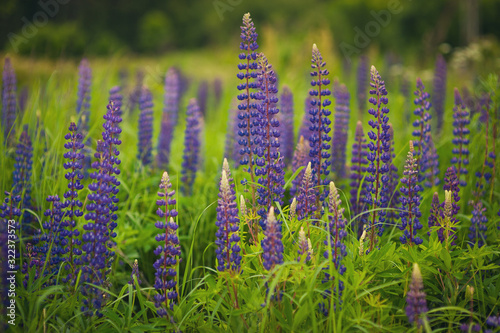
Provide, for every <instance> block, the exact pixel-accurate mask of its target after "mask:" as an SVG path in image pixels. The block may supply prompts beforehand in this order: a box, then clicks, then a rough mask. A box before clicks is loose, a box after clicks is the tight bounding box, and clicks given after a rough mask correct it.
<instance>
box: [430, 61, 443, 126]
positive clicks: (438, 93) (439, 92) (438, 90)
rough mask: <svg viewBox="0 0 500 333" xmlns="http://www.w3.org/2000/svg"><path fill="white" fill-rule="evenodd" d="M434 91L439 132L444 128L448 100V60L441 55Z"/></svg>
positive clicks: (435, 74)
mask: <svg viewBox="0 0 500 333" xmlns="http://www.w3.org/2000/svg"><path fill="white" fill-rule="evenodd" d="M433 88H434V90H433V92H432V94H433V95H432V105H434V111H435V113H436V119H437V130H438V131H441V129H442V128H443V119H444V105H445V100H446V60H444V58H443V56H442V55H441V54H439V55H438V57H437V59H436V68H435V70H434V87H433Z"/></svg>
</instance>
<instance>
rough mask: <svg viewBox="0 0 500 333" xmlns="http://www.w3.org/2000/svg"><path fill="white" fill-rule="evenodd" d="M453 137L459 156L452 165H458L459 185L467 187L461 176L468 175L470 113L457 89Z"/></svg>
mask: <svg viewBox="0 0 500 333" xmlns="http://www.w3.org/2000/svg"><path fill="white" fill-rule="evenodd" d="M453 111H454V114H453V119H454V121H453V135H454V136H455V137H454V138H453V140H452V143H453V144H454V145H456V148H453V151H452V152H453V154H454V155H457V156H454V157H453V158H452V159H451V163H452V164H456V172H457V179H458V181H459V185H460V186H462V187H465V186H466V185H467V183H466V182H465V180H461V179H460V176H461V175H466V174H467V173H468V170H467V168H466V166H467V165H468V164H469V159H468V156H469V149H467V146H468V145H469V139H468V138H467V136H468V135H469V133H470V131H469V129H468V128H467V127H466V126H467V125H469V122H470V120H469V112H467V109H466V107H465V104H464V102H463V101H462V98H461V97H460V93H459V92H458V89H456V88H455V107H454V108H453Z"/></svg>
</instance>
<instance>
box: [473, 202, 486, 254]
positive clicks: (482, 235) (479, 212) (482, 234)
mask: <svg viewBox="0 0 500 333" xmlns="http://www.w3.org/2000/svg"><path fill="white" fill-rule="evenodd" d="M485 212H486V208H484V207H483V203H482V202H481V201H478V202H476V203H475V204H474V206H473V210H472V218H471V220H470V222H471V226H470V227H469V240H470V242H471V244H472V245H474V244H475V243H476V242H477V246H478V247H481V246H483V245H484V244H485V240H486V231H487V230H488V227H487V224H488V218H487V217H486V215H485Z"/></svg>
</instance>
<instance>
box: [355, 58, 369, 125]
mask: <svg viewBox="0 0 500 333" xmlns="http://www.w3.org/2000/svg"><path fill="white" fill-rule="evenodd" d="M356 82H357V95H356V97H357V101H358V110H359V114H360V115H361V114H363V112H365V110H366V90H367V89H368V57H367V56H366V55H363V56H361V57H360V58H359V63H358V69H357V73H356Z"/></svg>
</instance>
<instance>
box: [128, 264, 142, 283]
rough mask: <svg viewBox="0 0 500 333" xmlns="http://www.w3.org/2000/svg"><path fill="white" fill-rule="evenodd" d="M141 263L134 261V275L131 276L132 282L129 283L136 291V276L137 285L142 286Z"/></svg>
mask: <svg viewBox="0 0 500 333" xmlns="http://www.w3.org/2000/svg"><path fill="white" fill-rule="evenodd" d="M139 274H140V273H139V262H138V261H137V259H135V260H134V264H133V265H132V274H130V280H129V281H128V284H131V285H132V286H134V289H135V282H134V275H135V277H136V279H137V284H138V285H141V282H142V281H141V279H140V275H139Z"/></svg>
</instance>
